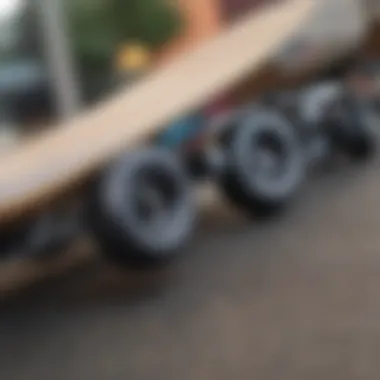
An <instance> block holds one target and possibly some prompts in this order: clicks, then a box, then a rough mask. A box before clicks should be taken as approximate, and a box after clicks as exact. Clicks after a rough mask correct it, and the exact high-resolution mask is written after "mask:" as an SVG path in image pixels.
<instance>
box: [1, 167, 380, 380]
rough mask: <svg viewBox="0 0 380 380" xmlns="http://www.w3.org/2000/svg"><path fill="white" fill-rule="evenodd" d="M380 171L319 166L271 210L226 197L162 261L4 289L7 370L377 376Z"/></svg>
mask: <svg viewBox="0 0 380 380" xmlns="http://www.w3.org/2000/svg"><path fill="white" fill-rule="evenodd" d="M379 169H380V160H377V161H376V162H374V163H373V164H370V165H368V166H365V167H354V166H350V165H346V164H340V165H339V167H335V168H332V169H331V171H330V172H328V173H323V174H318V175H316V176H314V177H313V178H312V179H310V181H309V182H308V184H307V185H306V186H305V188H304V189H303V191H302V194H301V195H300V197H299V198H298V199H297V201H296V202H295V203H294V204H293V205H292V206H291V208H290V209H289V210H287V211H286V212H285V213H284V214H283V215H281V216H280V217H277V218H276V219H273V220H269V221H266V222H258V221H256V222H255V221H253V222H249V221H247V220H246V219H245V218H244V217H243V216H242V215H240V214H239V213H237V212H235V210H233V209H231V208H229V207H228V206H227V205H226V204H224V203H222V202H220V201H219V206H218V207H215V205H213V206H212V207H209V208H208V209H207V208H206V210H205V211H204V213H202V221H201V225H200V227H199V231H198V233H197V237H196V239H195V240H194V243H193V244H192V245H191V246H190V247H189V249H188V251H187V252H184V255H183V257H181V258H180V259H179V260H178V261H177V262H175V263H173V264H172V265H171V266H169V267H168V268H165V269H162V270H160V271H156V272H153V273H136V272H128V271H122V270H120V269H118V268H114V267H112V266H111V265H109V264H106V263H105V262H104V261H102V260H101V259H100V258H99V259H93V260H90V261H89V262H87V263H86V265H81V266H79V267H77V268H73V269H72V270H71V271H69V272H67V273H66V274H62V275H61V276H59V277H57V278H55V279H50V280H46V281H44V282H42V283H40V284H38V285H35V286H33V287H31V288H29V289H25V290H23V291H22V292H21V293H19V294H15V295H13V296H11V297H7V298H4V299H3V300H2V301H1V302H0V379H4V380H23V379H27V380H31V379H38V380H45V379H46V380H52V379H54V380H76V379H78V380H87V379H91V380H103V379H107V380H120V379H129V380H145V379H146V380H150V379H155V380H161V379H162V380H172V379H173V380H201V379H207V380H212V379H217V380H223V379H226V380H238V379H239V380H240V379H242V380H245V379H247V380H252V379H255V380H278V379H281V380H305V379H307V380H313V379H315V380H320V379H324V380H330V379H331V380H337V379H344V380H351V379H352V380H354V379H355V380H357V379H360V380H367V379H368V380H377V379H378V378H379V373H380V361H379V352H380V298H379V295H378V294H379V289H380V233H379V231H380V202H379V200H380V176H379V175H378V173H379ZM94 257H97V256H96V255H94Z"/></svg>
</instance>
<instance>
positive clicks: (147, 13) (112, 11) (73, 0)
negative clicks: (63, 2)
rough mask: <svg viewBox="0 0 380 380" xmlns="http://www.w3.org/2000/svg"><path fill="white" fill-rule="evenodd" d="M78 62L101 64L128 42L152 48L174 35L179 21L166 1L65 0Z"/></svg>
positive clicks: (176, 14)
mask: <svg viewBox="0 0 380 380" xmlns="http://www.w3.org/2000/svg"><path fill="white" fill-rule="evenodd" d="M68 4H69V8H68V11H69V13H68V14H69V20H70V25H71V31H72V39H73V44H74V49H75V52H76V54H77V56H78V59H79V60H80V61H81V62H83V63H84V64H86V63H87V64H90V63H91V64H93V65H98V64H100V65H102V64H104V62H106V61H107V60H109V59H112V57H113V54H114V53H115V51H116V49H117V48H118V47H119V46H120V45H121V44H123V43H125V42H128V41H134V42H140V43H143V44H145V45H147V46H148V47H150V48H152V49H154V48H156V47H158V46H159V45H161V44H163V43H165V42H166V41H167V40H169V39H170V38H171V37H172V36H173V35H175V33H177V32H178V30H179V28H180V26H181V20H180V18H179V15H178V13H177V10H176V9H174V7H171V6H169V5H168V1H167V0H69V3H68Z"/></svg>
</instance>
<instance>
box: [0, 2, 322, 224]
mask: <svg viewBox="0 0 380 380" xmlns="http://www.w3.org/2000/svg"><path fill="white" fill-rule="evenodd" d="M314 8H315V3H314V1H313V0H289V1H285V2H282V3H281V4H279V5H273V6H270V7H268V8H266V9H264V10H262V11H260V12H257V11H256V12H252V14H247V15H245V16H244V18H243V19H241V20H239V22H237V23H236V24H234V25H232V26H231V27H229V28H228V29H227V30H226V31H224V32H222V33H221V34H220V35H218V36H216V37H215V38H211V39H210V41H207V42H205V43H203V44H201V45H200V46H199V47H197V48H196V49H194V50H193V51H191V52H190V53H188V54H186V55H183V56H181V57H178V58H177V59H176V60H175V61H173V62H172V63H170V64H168V65H165V67H161V68H159V69H157V70H156V71H154V72H152V73H151V74H149V75H147V76H146V77H145V78H144V79H142V80H141V81H139V82H138V83H137V84H136V85H134V86H133V87H129V88H128V89H127V90H125V91H124V92H122V93H121V94H117V95H116V96H115V97H113V98H110V99H107V100H106V101H104V102H103V103H102V104H101V105H99V106H98V107H96V108H94V109H93V110H90V111H86V113H84V114H81V115H78V116H76V117H74V118H72V119H71V120H70V121H68V122H64V123H62V124H61V125H58V126H56V127H54V128H51V129H49V131H48V132H45V133H44V134H41V135H40V136H36V137H35V138H33V139H30V140H28V141H25V142H24V143H20V144H19V145H18V146H16V147H15V148H13V149H11V150H10V151H6V152H4V153H3V155H2V157H1V166H0V222H4V221H8V220H10V219H12V218H15V217H16V216H17V215H19V213H20V212H24V211H25V210H29V209H30V210H31V209H33V207H36V205H39V206H40V205H41V203H45V202H48V201H49V200H52V199H54V197H57V196H58V195H59V194H60V193H61V192H62V191H64V190H68V189H70V188H72V187H73V186H75V185H76V184H78V183H80V181H81V180H82V179H84V178H87V176H88V175H90V174H91V173H93V172H94V171H96V170H97V169H99V168H101V167H102V166H103V165H105V164H106V163H107V162H108V161H109V160H111V159H113V158H114V157H116V156H117V155H118V154H119V153H121V152H123V151H124V150H126V149H128V148H129V147H133V146H136V145H137V144H140V143H144V141H147V139H148V138H149V137H151V136H152V135H153V134H155V133H157V132H158V131H159V128H161V127H162V126H165V123H167V122H170V121H171V120H172V119H173V118H176V117H178V116H180V115H181V114H185V113H186V112H188V111H190V110H191V109H194V108H196V107H198V106H201V105H202V104H204V103H205V102H207V101H208V100H209V99H210V98H212V97H214V96H217V95H218V94H219V93H220V92H222V91H224V90H227V89H228V88H229V87H230V86H232V85H233V84H234V83H236V82H237V81H238V80H241V79H242V78H244V76H245V75H247V74H248V73H251V72H252V71H254V70H255V69H256V70H258V69H259V68H260V67H261V65H262V64H263V63H265V61H266V60H267V59H268V58H269V57H270V56H271V54H273V53H275V52H276V50H277V49H278V48H279V47H280V46H281V44H282V43H283V42H284V41H286V40H287V39H288V38H289V37H290V36H291V35H292V33H294V32H296V31H297V29H298V28H299V27H300V26H301V25H302V24H303V22H304V21H305V20H306V19H307V17H308V16H309V15H310V14H311V13H312V11H313V10H314ZM162 128H163V127H162Z"/></svg>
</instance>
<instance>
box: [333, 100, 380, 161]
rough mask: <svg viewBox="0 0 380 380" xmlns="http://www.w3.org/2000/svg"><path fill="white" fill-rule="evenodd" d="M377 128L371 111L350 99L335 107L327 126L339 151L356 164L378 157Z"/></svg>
mask: <svg viewBox="0 0 380 380" xmlns="http://www.w3.org/2000/svg"><path fill="white" fill-rule="evenodd" d="M375 125H376V120H375V113H374V112H373V110H372V109H371V107H370V106H369V105H368V104H366V103H365V102H360V101H358V100H356V99H355V98H354V97H350V96H347V95H345V96H342V97H341V98H339V99H337V100H336V102H335V103H334V104H333V105H332V107H331V109H330V110H329V115H328V119H327V122H326V127H327V129H328V132H327V133H328V134H329V136H330V139H331V141H332V143H333V145H334V146H335V148H336V149H337V150H339V151H341V152H343V153H344V154H346V155H347V156H348V157H350V158H351V159H352V160H354V161H356V162H362V161H367V160H368V159H370V158H371V157H372V156H373V155H374V154H375V151H376V147H377V143H376V141H377V137H376V133H375V128H376V127H375Z"/></svg>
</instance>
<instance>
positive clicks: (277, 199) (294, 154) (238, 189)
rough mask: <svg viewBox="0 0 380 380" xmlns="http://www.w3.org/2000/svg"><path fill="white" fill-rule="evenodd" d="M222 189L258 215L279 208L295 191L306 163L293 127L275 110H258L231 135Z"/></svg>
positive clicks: (234, 201)
mask: <svg viewBox="0 0 380 380" xmlns="http://www.w3.org/2000/svg"><path fill="white" fill-rule="evenodd" d="M225 148H226V169H225V172H224V173H223V175H222V176H221V183H220V185H221V189H222V191H223V193H224V194H225V195H226V196H227V198H228V199H229V200H231V201H232V202H233V203H234V204H235V205H237V206H238V207H240V208H241V209H243V210H246V211H247V212H248V213H250V214H253V215H257V216H269V215H273V214H274V213H275V212H277V211H279V209H281V208H282V207H283V206H285V205H286V204H287V203H288V202H289V201H290V200H291V199H292V198H293V197H294V196H295V194H296V193H297V190H298V189H299V187H300V185H301V183H302V180H303V179H304V173H305V166H304V160H303V157H302V150H301V147H300V144H299V141H298V139H297V136H296V133H295V130H294V129H293V127H292V126H291V125H290V123H289V122H288V121H287V120H286V119H285V118H283V117H282V116H281V115H279V114H278V113H276V112H274V111H271V110H257V111H253V112H252V113H250V114H249V115H247V116H246V117H245V118H244V119H243V120H242V121H240V123H239V125H237V126H236V128H235V130H234V131H233V133H231V135H230V139H229V142H228V144H227V146H226V147H225Z"/></svg>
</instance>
